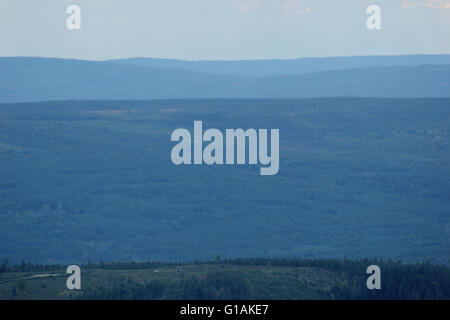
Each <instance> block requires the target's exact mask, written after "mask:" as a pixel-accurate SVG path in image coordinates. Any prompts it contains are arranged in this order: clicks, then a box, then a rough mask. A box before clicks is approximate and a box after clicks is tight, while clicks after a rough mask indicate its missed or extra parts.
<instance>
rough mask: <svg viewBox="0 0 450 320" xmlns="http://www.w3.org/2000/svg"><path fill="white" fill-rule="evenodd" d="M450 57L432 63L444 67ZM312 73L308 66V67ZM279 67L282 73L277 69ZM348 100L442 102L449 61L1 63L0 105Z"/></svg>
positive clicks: (448, 90)
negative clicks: (253, 69) (211, 66)
mask: <svg viewBox="0 0 450 320" xmlns="http://www.w3.org/2000/svg"><path fill="white" fill-rule="evenodd" d="M448 57H449V56H445V57H440V58H438V59H437V60H433V61H435V62H436V61H440V62H443V60H445V61H446V59H449V58H448ZM330 59H334V58H330ZM349 59H350V58H349ZM355 59H357V58H355ZM358 59H359V58H358ZM358 59H357V60H358ZM405 59H406V60H405V61H403V62H402V63H401V64H407V63H412V60H411V59H412V58H411V57H409V56H406V57H405ZM414 59H418V60H417V61H419V60H420V61H424V60H423V59H422V60H421V59H419V58H417V57H416V58H414ZM414 59H413V60H414ZM427 59H428V58H427ZM400 60H401V59H400ZM425 60H426V59H425ZM323 61H327V60H326V59H325V60H323ZM330 61H331V60H330ZM238 63H244V64H245V63H246V62H238ZM248 63H250V64H252V63H253V62H248ZM302 63H303V62H302ZM355 63H356V62H355ZM328 64H330V65H331V62H328ZM180 67H182V66H180ZM244 69H245V68H243V69H242V70H244ZM310 69H311V70H312V69H314V68H313V66H312V65H311V66H310ZM316 69H317V68H316ZM283 70H284V69H283V68H280V72H281V71H283ZM291 70H292V71H295V70H294V69H291ZM210 71H211V70H210ZM283 72H285V71H283ZM350 96H352V97H410V98H411V97H448V96H450V63H449V64H442V65H435V64H432V63H431V64H427V65H397V66H378V67H373V66H367V64H366V65H364V67H359V68H349V69H338V70H326V71H319V72H309V73H304V74H302V73H298V74H292V72H290V73H285V74H281V75H278V76H274V75H271V76H264V77H255V76H252V77H251V76H243V75H227V74H213V73H205V72H197V71H192V70H185V69H182V68H180V69H175V67H170V68H162V67H155V66H147V65H138V64H134V63H117V62H108V61H85V60H72V59H55V58H27V57H13V58H0V103H8V102H31V101H45V100H68V99H80V100H82V99H92V100H95V99H106V100H116V99H119V100H124V99H166V98H309V97H350Z"/></svg>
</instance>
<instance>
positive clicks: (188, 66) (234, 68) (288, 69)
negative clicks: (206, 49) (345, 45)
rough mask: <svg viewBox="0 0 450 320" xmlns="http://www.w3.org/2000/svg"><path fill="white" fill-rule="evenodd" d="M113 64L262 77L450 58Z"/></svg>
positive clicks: (134, 60)
mask: <svg viewBox="0 0 450 320" xmlns="http://www.w3.org/2000/svg"><path fill="white" fill-rule="evenodd" d="M107 61H109V62H114V63H123V64H133V65H139V66H147V67H155V68H168V69H183V70H187V71H195V72H203V73H213V74H227V75H238V76H250V77H262V76H277V75H286V74H306V73H314V72H321V71H332V70H343V69H354V68H374V67H389V66H397V67H399V66H404V67H407V66H418V65H423V64H426V65H429V64H432V65H442V64H450V55H448V54H447V55H445V54H443V55H424V54H422V55H421V54H418V55H404V56H353V57H328V58H300V59H287V60H280V59H272V60H237V61H232V60H229V61H226V60H215V61H214V60H204V61H187V60H176V59H158V58H129V59H116V60H107Z"/></svg>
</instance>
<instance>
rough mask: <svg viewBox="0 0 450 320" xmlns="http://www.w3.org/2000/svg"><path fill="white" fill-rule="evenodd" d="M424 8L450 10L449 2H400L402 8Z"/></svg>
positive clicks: (428, 0)
mask: <svg viewBox="0 0 450 320" xmlns="http://www.w3.org/2000/svg"><path fill="white" fill-rule="evenodd" d="M418 7H425V8H430V9H438V10H445V9H450V0H426V1H417V0H402V8H405V9H408V8H418Z"/></svg>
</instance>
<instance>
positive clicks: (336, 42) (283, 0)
mask: <svg viewBox="0 0 450 320" xmlns="http://www.w3.org/2000/svg"><path fill="white" fill-rule="evenodd" d="M69 5H78V6H79V7H80V9H81V29H79V30H69V29H68V28H67V26H66V20H67V18H68V17H69V14H67V13H66V9H67V7H68V6H69ZM369 5H377V6H379V7H380V9H381V29H380V30H369V29H368V28H367V27H366V20H367V18H368V17H369V15H368V14H367V13H366V9H367V7H368V6H369ZM419 53H424V54H448V53H450V0H371V1H366V0H158V1H157V0H127V1H125V0H33V1H30V0H0V56H41V57H60V58H76V59H89V60H106V59H117V58H128V57H156V58H175V59H185V60H242V59H291V58H302V57H329V56H355V55H400V54H419Z"/></svg>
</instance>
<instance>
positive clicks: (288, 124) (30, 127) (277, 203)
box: [0, 98, 450, 264]
mask: <svg viewBox="0 0 450 320" xmlns="http://www.w3.org/2000/svg"><path fill="white" fill-rule="evenodd" d="M449 113H450V99H358V98H353V99H349V98H341V99H338V98H334V99H305V100H287V99H285V100H165V101H61V102H43V103H30V104H3V105H0V163H1V166H0V220H1V224H0V243H1V244H2V245H1V246H0V258H7V259H9V260H10V262H11V263H17V262H20V261H21V260H27V261H32V262H34V263H37V262H39V263H56V262H63V263H86V262H87V261H88V260H91V261H93V262H98V261H129V260H133V261H148V260H150V261H155V260H159V261H187V260H194V259H196V260H208V259H211V258H214V257H215V256H216V254H220V255H222V256H223V257H225V258H233V257H252V256H258V257H286V258H288V257H301V258H343V257H347V258H357V259H359V258H361V257H370V258H394V259H401V260H403V261H409V262H415V261H419V262H422V261H427V260H430V261H432V262H434V263H444V264H449V263H450V262H449V255H448V252H449V251H448V249H449V228H450V221H449V205H450V198H449V196H450V192H449V190H450V168H449V165H448V164H449V155H450V145H449V143H450V137H449V125H450V123H449V121H448V119H449V116H450V114H449ZM194 120H202V121H203V126H204V129H205V130H206V129H207V128H218V129H220V130H225V129H226V128H243V129H248V128H268V129H271V128H278V129H279V130H280V170H279V173H278V174H277V175H274V176H260V174H259V167H260V166H257V165H239V166H225V165H222V166H220V165H213V166H207V165H203V166H189V165H182V166H176V165H174V164H173V163H172V161H171V158H170V154H171V149H172V147H173V146H174V145H175V143H174V142H171V141H170V135H171V132H172V131H173V130H175V129H176V128H187V129H188V130H190V131H191V132H192V130H193V122H194Z"/></svg>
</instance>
